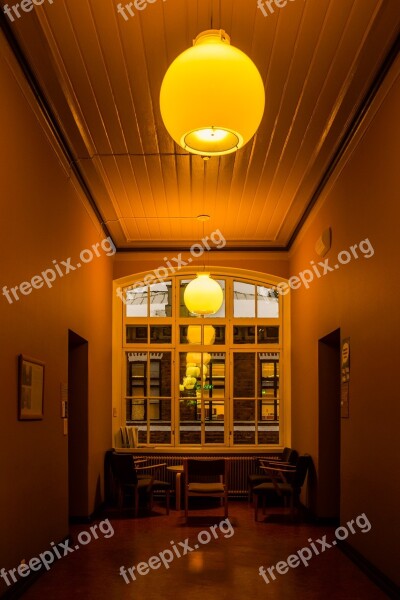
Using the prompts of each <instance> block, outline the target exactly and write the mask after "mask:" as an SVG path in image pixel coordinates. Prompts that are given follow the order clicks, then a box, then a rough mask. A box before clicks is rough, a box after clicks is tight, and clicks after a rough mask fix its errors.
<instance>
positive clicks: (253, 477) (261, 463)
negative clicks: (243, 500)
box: [247, 448, 299, 502]
mask: <svg viewBox="0 0 400 600" xmlns="http://www.w3.org/2000/svg"><path fill="white" fill-rule="evenodd" d="M298 456H299V453H298V452H297V451H296V450H293V448H284V449H283V452H282V454H281V456H280V457H279V458H276V459H274V458H268V457H267V458H261V457H260V458H259V459H258V467H259V471H258V473H250V475H249V476H248V478H247V482H248V485H249V502H251V501H252V499H253V489H254V488H255V487H256V486H257V485H260V484H261V483H267V482H269V481H271V477H270V476H269V475H267V473H266V472H265V471H264V470H263V467H269V466H271V467H273V466H274V465H278V466H285V465H286V466H288V467H289V468H291V467H292V466H293V468H294V466H295V464H296V461H297V458H298Z"/></svg>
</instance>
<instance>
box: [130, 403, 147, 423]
mask: <svg viewBox="0 0 400 600" xmlns="http://www.w3.org/2000/svg"><path fill="white" fill-rule="evenodd" d="M129 420H130V421H146V400H145V399H144V398H142V399H140V400H131V401H130V415H129Z"/></svg>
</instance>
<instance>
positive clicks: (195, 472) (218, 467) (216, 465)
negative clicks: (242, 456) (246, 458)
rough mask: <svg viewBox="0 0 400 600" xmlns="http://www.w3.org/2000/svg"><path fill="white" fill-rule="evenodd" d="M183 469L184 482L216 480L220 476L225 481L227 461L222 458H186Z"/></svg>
mask: <svg viewBox="0 0 400 600" xmlns="http://www.w3.org/2000/svg"><path fill="white" fill-rule="evenodd" d="M184 471H185V478H186V479H185V480H186V483H192V482H196V483H200V482H207V483H211V482H218V481H219V480H220V478H221V476H222V477H223V481H224V483H227V482H228V473H229V461H228V460H225V459H224V458H209V459H208V458H186V459H185V460H184Z"/></svg>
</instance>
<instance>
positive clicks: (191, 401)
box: [179, 397, 201, 444]
mask: <svg viewBox="0 0 400 600" xmlns="http://www.w3.org/2000/svg"><path fill="white" fill-rule="evenodd" d="M179 420H180V423H179V441H180V443H181V444H200V443H201V421H200V419H198V418H197V399H196V397H192V398H185V399H181V400H180V402H179Z"/></svg>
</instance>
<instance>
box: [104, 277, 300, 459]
mask: <svg viewBox="0 0 400 600" xmlns="http://www.w3.org/2000/svg"><path fill="white" fill-rule="evenodd" d="M240 273H241V274H240V275H238V271H233V270H232V269H225V270H222V269H215V270H213V272H212V273H211V276H212V277H213V278H214V279H215V280H217V281H218V282H219V284H220V285H221V287H222V289H223V292H224V302H223V304H222V307H221V309H220V310H219V311H218V313H216V314H214V315H210V316H206V317H198V316H195V315H193V314H191V313H190V312H189V311H188V309H187V308H186V306H185V304H184V302H183V296H184V291H185V288H186V286H187V285H188V283H189V282H190V281H191V280H192V279H194V278H195V273H194V272H185V273H184V274H181V273H179V274H176V275H174V276H172V277H170V278H168V279H165V280H163V281H157V282H155V283H154V279H155V278H154V276H153V277H152V279H150V277H151V275H147V276H146V277H141V282H139V284H138V283H137V279H138V278H137V277H136V278H135V279H133V278H130V280H129V278H124V279H123V280H122V281H119V282H117V286H118V287H117V294H118V296H119V298H120V299H119V300H117V301H116V302H115V312H114V317H115V318H114V321H115V322H114V341H115V344H114V347H115V349H116V353H115V355H114V386H113V387H114V393H115V397H114V406H115V407H117V406H119V407H120V409H119V412H120V413H121V423H120V424H121V425H125V424H126V425H135V426H137V427H138V430H139V443H140V444H143V445H149V446H157V447H158V446H169V447H187V446H191V447H196V448H198V449H199V448H201V447H203V448H208V449H209V448H210V447H211V446H212V447H220V448H222V447H227V448H235V447H236V448H239V449H240V450H244V449H246V448H250V449H251V448H253V449H254V447H255V446H257V447H259V446H264V447H266V446H271V445H272V446H277V445H283V442H284V437H285V423H286V429H288V426H287V425H288V422H289V421H288V417H289V412H290V411H289V408H290V391H289V377H288V370H289V364H288V363H289V361H288V348H289V344H288V336H289V326H288V314H289V313H288V301H289V300H288V298H286V297H284V296H282V295H281V294H279V293H278V289H277V284H278V283H279V282H281V281H282V280H281V279H280V278H277V277H272V276H271V277H268V276H265V277H262V278H261V274H258V275H259V276H260V278H259V279H258V278H257V279H255V278H254V277H250V276H246V275H245V273H246V272H243V271H242V272H240ZM143 280H145V281H146V282H148V285H144V283H143ZM121 283H122V285H121ZM121 300H122V302H121ZM117 347H119V351H118V350H117ZM121 350H122V352H121ZM118 379H120V381H119V382H118ZM285 417H286V419H285ZM286 433H287V431H286Z"/></svg>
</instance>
